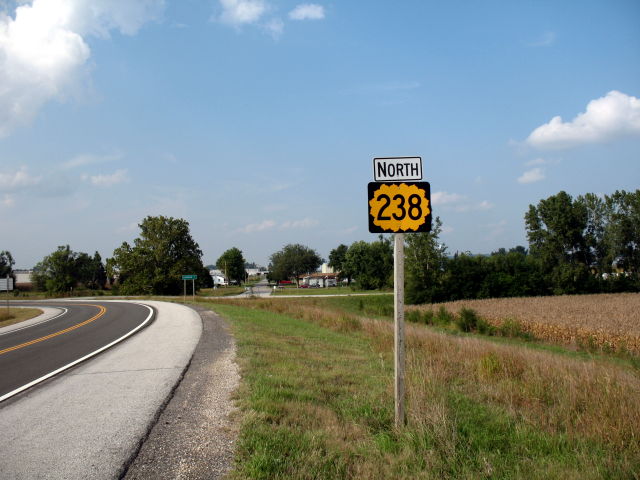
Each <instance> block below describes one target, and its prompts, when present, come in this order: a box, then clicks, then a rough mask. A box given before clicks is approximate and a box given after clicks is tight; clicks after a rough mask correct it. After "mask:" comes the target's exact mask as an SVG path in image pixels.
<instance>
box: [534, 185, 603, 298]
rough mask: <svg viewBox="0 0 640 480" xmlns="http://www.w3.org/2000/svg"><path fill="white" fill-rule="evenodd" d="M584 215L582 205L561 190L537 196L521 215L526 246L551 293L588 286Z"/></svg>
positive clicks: (578, 289) (579, 289)
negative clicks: (537, 199) (548, 195)
mask: <svg viewBox="0 0 640 480" xmlns="http://www.w3.org/2000/svg"><path fill="white" fill-rule="evenodd" d="M588 219H589V214H588V210H587V207H586V205H585V204H584V203H583V202H581V201H574V200H573V199H572V198H571V196H570V195H569V194H568V193H566V192H564V191H562V192H560V193H558V194H557V195H553V196H551V197H549V198H547V199H544V200H541V201H540V202H539V203H538V205H537V206H533V205H529V211H528V212H527V213H526V215H525V222H526V228H527V238H528V240H529V249H530V252H531V254H532V255H534V256H536V257H538V258H539V259H540V261H541V262H542V265H544V266H545V269H546V275H547V280H548V281H549V283H550V284H551V285H552V286H553V292H554V293H557V294H562V293H581V292H584V291H587V290H588V289H589V283H590V281H592V280H593V276H592V275H591V273H590V265H591V251H590V249H589V247H588V243H587V239H586V237H585V231H586V229H587V223H588Z"/></svg>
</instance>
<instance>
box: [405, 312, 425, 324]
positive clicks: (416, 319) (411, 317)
mask: <svg viewBox="0 0 640 480" xmlns="http://www.w3.org/2000/svg"><path fill="white" fill-rule="evenodd" d="M406 319H407V322H411V323H422V315H421V314H420V311H419V310H410V311H408V312H407V315H406Z"/></svg>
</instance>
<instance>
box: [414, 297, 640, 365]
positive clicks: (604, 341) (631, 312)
mask: <svg viewBox="0 0 640 480" xmlns="http://www.w3.org/2000/svg"><path fill="white" fill-rule="evenodd" d="M441 306H442V307H444V308H445V309H447V310H448V311H450V312H452V313H456V314H457V313H459V311H460V310H461V309H463V308H470V309H473V310H474V311H475V312H476V313H477V314H478V315H479V316H480V317H482V318H484V319H485V320H487V321H488V322H489V323H491V324H492V325H494V326H496V327H500V326H501V325H502V324H503V323H504V322H506V321H508V320H516V321H518V323H519V324H520V326H521V327H522V329H523V330H524V331H525V332H527V333H530V334H531V335H533V336H534V337H536V338H539V339H542V340H546V341H550V342H554V343H560V344H562V345H575V346H581V347H589V348H598V349H602V350H605V351H628V352H632V353H634V354H640V294H638V293H618V294H598V295H562V296H557V297H523V298H495V299H487V300H460V301H456V302H447V303H442V304H434V305H421V306H418V307H408V308H409V309H419V310H427V309H431V310H433V311H434V313H435V312H436V311H437V310H438V309H439V308H440V307H441Z"/></svg>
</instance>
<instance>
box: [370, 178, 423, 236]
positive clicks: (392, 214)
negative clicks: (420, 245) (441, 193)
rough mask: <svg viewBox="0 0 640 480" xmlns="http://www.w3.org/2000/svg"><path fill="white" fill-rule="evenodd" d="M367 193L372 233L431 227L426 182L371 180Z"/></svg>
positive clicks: (418, 230)
mask: <svg viewBox="0 0 640 480" xmlns="http://www.w3.org/2000/svg"><path fill="white" fill-rule="evenodd" d="M368 194H369V195H368V206H369V231H370V232H371V233H415V232H429V231H431V217H432V211H431V210H432V209H431V187H430V185H429V182H402V183H394V182H371V183H369V185H368Z"/></svg>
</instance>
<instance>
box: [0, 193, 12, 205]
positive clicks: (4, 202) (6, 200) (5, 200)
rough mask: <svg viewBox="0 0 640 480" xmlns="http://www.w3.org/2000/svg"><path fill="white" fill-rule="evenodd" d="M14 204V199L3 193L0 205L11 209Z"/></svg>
mask: <svg viewBox="0 0 640 480" xmlns="http://www.w3.org/2000/svg"><path fill="white" fill-rule="evenodd" d="M15 203H16V199H15V197H14V196H13V195H11V194H9V193H5V194H3V195H2V198H1V199H0V205H1V206H3V207H13V206H14V205H15Z"/></svg>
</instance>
